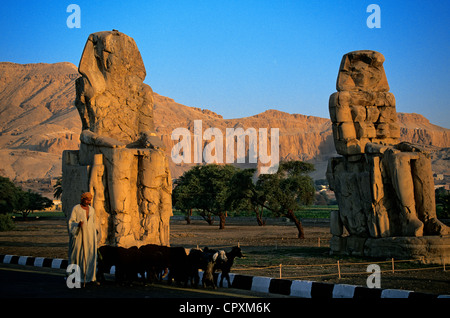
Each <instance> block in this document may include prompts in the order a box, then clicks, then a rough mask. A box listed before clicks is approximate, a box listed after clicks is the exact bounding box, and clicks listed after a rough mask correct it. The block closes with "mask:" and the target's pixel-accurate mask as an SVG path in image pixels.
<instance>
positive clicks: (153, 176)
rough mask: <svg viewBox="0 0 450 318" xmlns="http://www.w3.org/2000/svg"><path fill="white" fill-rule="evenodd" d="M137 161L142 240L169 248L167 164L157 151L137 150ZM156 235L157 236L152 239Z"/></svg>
mask: <svg viewBox="0 0 450 318" xmlns="http://www.w3.org/2000/svg"><path fill="white" fill-rule="evenodd" d="M139 157H140V160H139V175H138V182H139V193H140V196H139V210H140V215H141V217H142V218H143V220H142V222H143V224H144V228H145V229H146V233H144V238H143V239H144V240H146V239H147V240H152V241H155V242H157V244H160V245H166V246H168V245H169V238H170V237H169V234H170V233H169V221H170V217H171V215H172V213H170V211H171V209H170V207H171V204H172V197H171V189H172V186H171V180H170V175H169V172H168V163H167V160H166V158H165V156H164V154H163V153H162V152H160V151H158V150H150V149H146V150H145V151H144V150H140V156H139ZM155 233H159V236H155Z"/></svg>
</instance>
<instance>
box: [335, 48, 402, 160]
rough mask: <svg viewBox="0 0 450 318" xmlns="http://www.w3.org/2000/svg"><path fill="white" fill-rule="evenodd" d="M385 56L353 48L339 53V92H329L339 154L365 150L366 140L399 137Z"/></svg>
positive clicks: (390, 141)
mask: <svg viewBox="0 0 450 318" xmlns="http://www.w3.org/2000/svg"><path fill="white" fill-rule="evenodd" d="M383 62H384V56H383V55H382V54H381V53H378V52H375V51H356V52H350V53H347V54H345V55H344V56H343V57H342V62H341V66H340V68H339V74H338V78H337V83H336V88H337V90H338V92H336V93H334V94H332V95H331V96H330V102H329V110H330V116H331V121H332V123H333V136H334V141H335V146H336V150H337V152H338V153H339V154H341V155H358V154H362V153H364V152H365V146H366V144H367V143H368V142H375V143H384V144H395V143H397V142H398V138H399V137H400V128H399V125H398V123H397V113H396V111H395V97H394V94H392V93H389V85H388V82H387V79H386V74H385V72H384V67H383Z"/></svg>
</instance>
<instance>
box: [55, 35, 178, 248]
mask: <svg viewBox="0 0 450 318" xmlns="http://www.w3.org/2000/svg"><path fill="white" fill-rule="evenodd" d="M79 72H80V74H81V75H82V76H81V77H80V78H78V79H77V81H76V101H75V105H76V107H77V109H78V112H79V114H80V117H81V121H82V129H83V130H82V133H81V136H80V141H81V144H80V150H79V151H65V152H64V153H63V195H62V202H63V211H64V213H65V214H66V216H67V215H68V213H70V211H71V209H72V206H73V205H75V204H76V197H77V196H78V197H79V195H80V193H81V192H83V191H90V192H91V193H92V194H93V196H94V198H93V207H94V208H95V210H96V211H97V213H96V215H97V217H98V220H97V224H98V226H99V232H100V233H101V236H100V237H101V239H100V244H101V245H103V244H109V245H117V246H123V247H129V246H140V245H143V244H161V245H169V219H170V216H171V215H172V198H171V193H172V181H171V177H170V171H169V167H168V159H167V158H166V156H165V154H164V152H163V144H162V142H161V140H160V138H158V137H157V136H156V134H155V130H154V123H153V92H152V89H151V88H150V86H148V85H147V84H144V83H143V81H144V79H145V76H146V72H145V67H144V63H143V61H142V58H141V55H140V52H139V50H138V48H137V46H136V43H135V41H134V40H133V39H132V38H131V37H129V36H127V35H125V34H123V33H120V32H118V31H116V30H113V31H105V32H98V33H93V34H91V35H89V38H88V40H87V42H86V45H85V48H84V51H83V54H82V57H81V60H80V65H79Z"/></svg>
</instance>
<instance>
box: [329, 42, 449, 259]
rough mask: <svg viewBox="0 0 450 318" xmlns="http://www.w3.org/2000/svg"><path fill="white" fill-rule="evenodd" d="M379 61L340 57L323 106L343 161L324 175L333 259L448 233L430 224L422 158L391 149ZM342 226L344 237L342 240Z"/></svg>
mask: <svg viewBox="0 0 450 318" xmlns="http://www.w3.org/2000/svg"><path fill="white" fill-rule="evenodd" d="M383 62H384V57H383V55H382V54H381V53H378V52H375V51H355V52H350V53H348V54H345V55H344V57H343V58H342V62H341V66H340V69H339V74H338V79H337V85H336V87H337V90H338V92H336V93H333V94H332V95H331V96H330V99H329V111H330V118H331V121H332V124H333V137H334V143H335V147H336V150H337V152H338V153H339V154H340V155H342V156H341V157H335V158H331V159H330V161H329V164H328V169H327V179H328V181H329V184H330V188H331V189H332V190H334V192H335V194H336V198H337V201H338V205H339V211H337V212H335V214H338V215H333V217H332V218H331V222H333V224H332V225H331V230H332V234H333V235H334V238H333V239H332V243H333V247H332V252H333V251H336V250H339V249H342V251H346V252H350V253H356V254H358V255H362V254H364V253H365V254H366V255H369V254H371V252H370V251H371V248H372V249H375V250H374V251H375V252H374V253H372V254H374V255H373V256H376V255H378V254H380V253H381V252H380V251H379V249H380V247H379V244H378V245H377V244H375V243H373V244H372V243H371V244H370V246H369V245H367V243H366V242H368V241H367V240H368V239H369V238H373V239H376V238H387V239H388V238H394V237H398V236H401V237H423V236H427V235H439V236H443V235H447V234H449V230H448V227H447V226H445V225H444V224H443V223H442V222H440V221H439V220H438V219H437V217H436V204H435V197H434V182H433V177H432V170H431V161H430V158H429V154H428V153H427V152H426V151H425V150H424V149H422V148H421V147H420V146H418V145H414V144H411V143H407V142H401V143H399V142H398V138H399V136H400V129H399V126H398V123H397V114H396V110H395V97H394V95H393V94H392V93H390V92H389V85H388V83H387V79H386V75H385V73H384V68H383ZM341 224H342V225H341ZM341 226H343V227H344V228H345V229H346V230H347V232H348V233H349V236H348V238H346V239H344V240H343V239H340V238H342V237H343V235H342V234H341V235H339V233H344V232H345V231H342V230H340V227H341ZM388 240H389V239H388ZM433 240H435V239H434V238H433ZM370 242H371V241H370ZM371 246H372V247H371ZM380 246H384V245H383V244H381V245H380ZM444 250H448V249H444ZM440 252H442V250H440V251H439V253H440ZM431 254H432V253H431ZM431 256H432V255H431ZM431 256H430V255H429V253H428V254H427V257H431ZM441 256H442V255H439V257H441Z"/></svg>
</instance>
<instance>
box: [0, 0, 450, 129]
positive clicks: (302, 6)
mask: <svg viewBox="0 0 450 318" xmlns="http://www.w3.org/2000/svg"><path fill="white" fill-rule="evenodd" d="M72 3H74V4H77V5H79V6H80V9H81V28H72V29H71V28H68V27H67V25H66V20H67V18H68V17H69V15H70V14H71V12H66V9H67V6H68V5H69V4H72ZM372 3H374V4H378V5H379V7H380V9H381V15H380V17H381V28H373V29H370V28H368V27H367V24H366V20H367V18H368V17H369V15H370V14H371V12H366V9H367V6H368V5H370V4H372ZM0 8H1V9H0V26H1V32H0V43H1V45H2V49H1V50H0V61H9V62H15V63H38V62H45V63H55V62H62V61H68V62H71V63H74V64H76V65H78V63H79V59H80V57H81V53H82V51H83V47H84V44H85V42H86V39H87V37H88V35H89V34H90V33H94V32H98V31H104V30H112V29H117V30H119V31H121V32H123V33H126V34H127V35H129V36H131V37H133V38H134V39H135V41H136V43H137V45H138V47H139V50H140V51H141V55H142V57H143V59H144V63H145V66H146V69H147V78H146V80H145V82H146V83H147V84H149V85H150V86H151V87H152V88H153V90H154V91H155V92H157V93H159V94H161V95H164V96H168V97H170V98H173V99H174V100H175V101H177V102H179V103H181V104H184V105H188V106H195V107H201V108H208V109H210V110H212V111H215V112H217V113H218V114H221V115H222V116H223V117H224V118H239V117H245V116H251V115H255V114H257V113H261V112H263V111H265V110H267V109H278V110H281V111H285V112H288V113H300V114H304V115H312V116H319V117H324V118H329V114H328V98H329V96H330V94H332V93H333V92H335V91H336V77H337V72H338V68H339V64H340V61H341V58H342V55H344V54H345V53H347V52H350V51H354V50H361V49H371V50H376V51H379V52H381V53H382V54H383V55H384V56H385V58H386V62H385V64H384V67H385V70H386V74H387V78H388V82H389V85H390V87H391V92H392V93H394V95H395V97H396V101H397V111H399V112H408V113H419V114H422V115H424V116H426V117H427V118H428V119H429V120H430V121H431V122H432V123H434V124H437V125H440V126H443V127H446V128H450V111H449V101H450V85H449V84H450V59H449V58H448V54H449V52H450V43H449V39H450V19H448V15H449V13H450V12H449V11H450V1H394V0H391V1H377V0H370V1H364V0H354V1H300V0H293V1H286V0H285V1H283V0H271V1H265V0H240V1H235V0H221V1H215V0H205V1H200V0H198V1H197V0H184V1H182V0H158V1H155V0H150V1H132V0H129V1H108V2H106V1H77V0H71V1H20V0H19V1H2V3H1V4H0Z"/></svg>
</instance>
